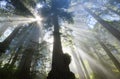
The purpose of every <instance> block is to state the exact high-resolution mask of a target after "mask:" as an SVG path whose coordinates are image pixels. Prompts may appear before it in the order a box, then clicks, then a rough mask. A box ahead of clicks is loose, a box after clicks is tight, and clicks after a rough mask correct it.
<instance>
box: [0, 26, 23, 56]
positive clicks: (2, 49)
mask: <svg viewBox="0 0 120 79" xmlns="http://www.w3.org/2000/svg"><path fill="white" fill-rule="evenodd" d="M20 29H21V27H16V28H15V29H14V30H13V32H12V33H11V34H10V35H9V36H8V37H7V38H6V39H5V40H4V41H3V42H1V43H0V55H1V54H2V53H4V52H5V50H6V49H7V48H8V46H9V44H10V43H11V41H12V40H13V38H14V37H15V36H16V35H17V34H18V31H19V30H20Z"/></svg>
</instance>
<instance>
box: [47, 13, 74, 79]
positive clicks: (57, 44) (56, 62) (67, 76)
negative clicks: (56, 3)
mask: <svg viewBox="0 0 120 79" xmlns="http://www.w3.org/2000/svg"><path fill="white" fill-rule="evenodd" d="M53 25H54V33H53V34H54V43H53V57H52V69H51V71H50V72H49V74H48V77H47V79H75V76H74V74H73V73H72V72H70V69H69V65H66V64H65V59H64V54H63V50H62V45H61V38H60V32H59V28H60V27H59V24H58V17H57V15H54V16H53Z"/></svg>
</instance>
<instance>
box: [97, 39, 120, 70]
mask: <svg viewBox="0 0 120 79" xmlns="http://www.w3.org/2000/svg"><path fill="white" fill-rule="evenodd" d="M98 41H99V43H100V45H101V46H102V47H103V49H104V50H105V52H106V53H107V55H108V56H109V57H110V58H111V60H112V61H113V63H114V65H115V66H116V68H117V69H118V70H119V72H120V63H119V61H118V60H117V59H116V58H115V57H114V56H113V54H112V53H111V51H110V50H109V49H108V48H107V47H106V46H105V44H104V43H103V42H102V41H100V40H99V39H98Z"/></svg>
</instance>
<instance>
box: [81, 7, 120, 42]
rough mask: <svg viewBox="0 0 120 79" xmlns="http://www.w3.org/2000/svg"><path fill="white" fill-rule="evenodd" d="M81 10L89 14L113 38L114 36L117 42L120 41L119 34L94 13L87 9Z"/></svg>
mask: <svg viewBox="0 0 120 79" xmlns="http://www.w3.org/2000/svg"><path fill="white" fill-rule="evenodd" d="M83 8H84V9H85V10H86V11H87V12H88V13H90V14H91V15H92V16H93V17H94V18H95V19H96V20H97V21H98V22H99V23H100V24H102V25H103V27H105V28H106V29H107V30H108V31H109V32H110V33H111V34H112V35H113V36H115V37H116V38H117V39H118V40H120V32H119V31H118V30H117V29H115V28H114V27H112V26H111V25H110V24H108V23H107V22H105V21H104V20H102V19H101V18H100V17H99V16H97V15H96V14H95V13H93V12H92V11H91V10H90V9H88V8H87V7H85V6H83Z"/></svg>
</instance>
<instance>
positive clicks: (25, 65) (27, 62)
mask: <svg viewBox="0 0 120 79" xmlns="http://www.w3.org/2000/svg"><path fill="white" fill-rule="evenodd" d="M33 53H34V49H32V48H28V49H25V51H24V54H23V56H22V59H21V61H20V65H19V67H18V72H17V77H18V79H23V78H24V79H31V76H30V67H31V62H32V57H33Z"/></svg>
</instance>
